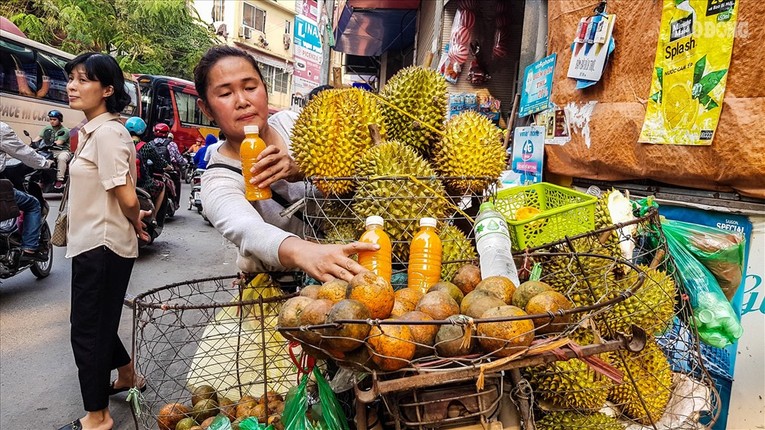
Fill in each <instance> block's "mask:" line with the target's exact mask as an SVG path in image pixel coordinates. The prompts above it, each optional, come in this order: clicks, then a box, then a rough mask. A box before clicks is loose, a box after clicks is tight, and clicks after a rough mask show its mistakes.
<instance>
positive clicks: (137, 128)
mask: <svg viewBox="0 0 765 430" xmlns="http://www.w3.org/2000/svg"><path fill="white" fill-rule="evenodd" d="M125 128H126V129H127V130H128V132H130V136H131V137H132V138H133V143H135V148H136V160H137V161H138V164H139V166H138V182H137V183H136V186H137V187H139V188H142V189H144V190H145V191H146V192H147V193H149V194H150V195H151V198H152V200H153V202H154V207H155V208H157V210H155V211H153V212H152V214H156V213H158V212H159V208H160V207H161V204H162V200H163V199H164V198H165V184H164V183H163V182H162V181H161V180H159V179H157V178H155V177H154V174H155V173H162V172H163V171H165V170H166V169H168V168H169V166H168V164H167V163H166V162H165V160H164V158H162V157H161V156H160V155H159V154H157V151H156V150H155V149H154V145H149V144H147V143H146V142H143V141H142V140H141V136H143V134H144V132H145V131H146V122H144V120H142V119H141V118H139V117H137V116H133V117H130V118H128V120H127V121H125ZM152 216H154V215H152Z"/></svg>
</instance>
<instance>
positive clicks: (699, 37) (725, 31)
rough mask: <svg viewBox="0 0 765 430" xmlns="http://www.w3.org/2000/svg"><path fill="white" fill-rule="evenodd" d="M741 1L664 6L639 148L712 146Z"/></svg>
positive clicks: (668, 1)
mask: <svg viewBox="0 0 765 430" xmlns="http://www.w3.org/2000/svg"><path fill="white" fill-rule="evenodd" d="M738 3H739V2H738V0H664V9H663V11H662V16H661V28H660V31H659V44H658V47H657V49H656V58H655V60H654V70H653V78H652V80H651V92H650V94H649V100H648V106H647V107H646V114H645V121H644V122H643V129H642V131H641V133H640V139H639V141H640V142H645V143H656V144H668V145H711V144H712V139H713V138H714V134H715V130H716V129H717V123H718V121H719V119H720V111H721V110H722V103H723V97H724V95H725V82H726V80H727V77H728V67H729V66H730V58H731V52H732V50H733V38H734V34H735V30H736V19H737V15H738Z"/></svg>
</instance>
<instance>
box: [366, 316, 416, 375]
mask: <svg viewBox="0 0 765 430" xmlns="http://www.w3.org/2000/svg"><path fill="white" fill-rule="evenodd" d="M367 345H369V349H370V352H371V353H372V361H374V362H375V364H376V365H377V366H378V367H379V368H380V370H383V371H386V372H392V371H394V370H399V369H401V368H404V367H407V366H409V361H410V360H411V359H412V358H414V351H415V344H414V341H413V339H412V332H411V331H410V330H409V327H408V326H406V325H404V324H395V325H380V326H374V327H372V330H370V331H369V337H368V338H367Z"/></svg>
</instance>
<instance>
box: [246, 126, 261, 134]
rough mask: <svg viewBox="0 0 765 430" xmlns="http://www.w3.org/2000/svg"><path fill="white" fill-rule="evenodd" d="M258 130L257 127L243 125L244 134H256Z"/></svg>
mask: <svg viewBox="0 0 765 430" xmlns="http://www.w3.org/2000/svg"><path fill="white" fill-rule="evenodd" d="M258 132H260V130H259V129H258V126H257V125H245V126H244V134H258Z"/></svg>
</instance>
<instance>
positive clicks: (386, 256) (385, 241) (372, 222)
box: [359, 215, 393, 282]
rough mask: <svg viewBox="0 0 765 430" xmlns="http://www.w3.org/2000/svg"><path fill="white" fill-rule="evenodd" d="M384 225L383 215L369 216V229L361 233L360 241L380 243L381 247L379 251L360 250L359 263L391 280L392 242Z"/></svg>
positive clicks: (367, 224)
mask: <svg viewBox="0 0 765 430" xmlns="http://www.w3.org/2000/svg"><path fill="white" fill-rule="evenodd" d="M383 225H384V222H383V219H382V217H381V216H376V215H373V216H370V217H367V221H366V226H367V230H366V231H365V232H364V233H363V234H362V235H361V238H360V239H359V242H365V243H376V244H377V245H380V249H378V250H377V251H363V252H359V264H361V265H362V266H363V267H364V268H366V269H367V270H369V271H371V272H372V273H374V274H375V275H377V276H381V277H383V278H385V280H386V281H388V282H390V278H391V275H392V274H393V265H392V263H391V244H390V237H388V234H387V233H385V230H383Z"/></svg>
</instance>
